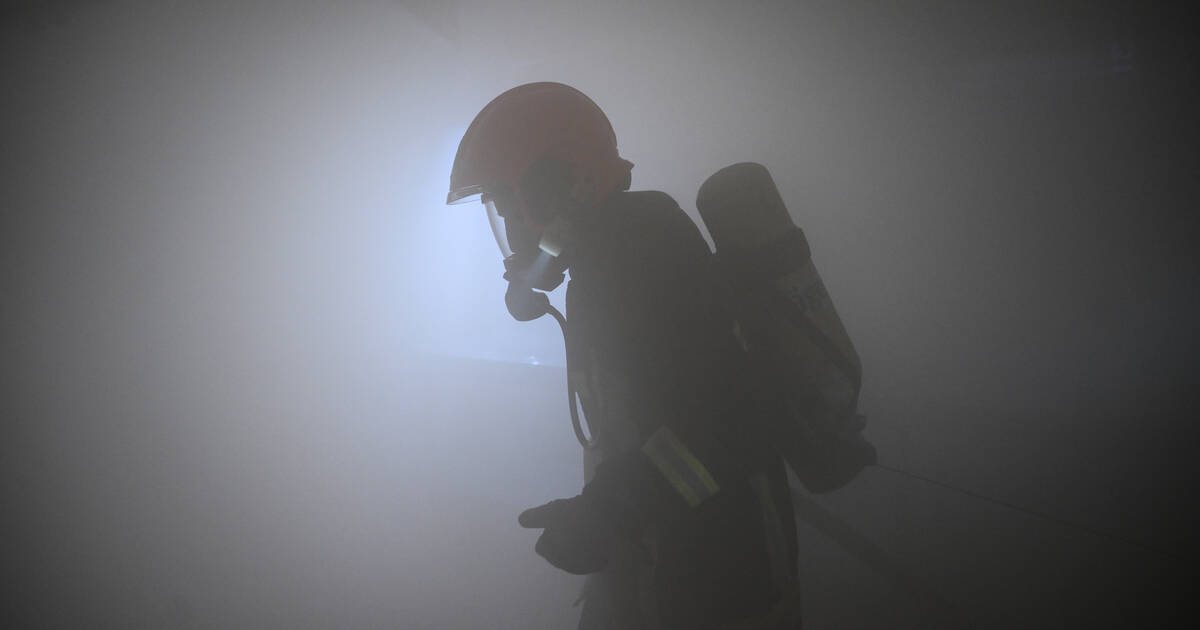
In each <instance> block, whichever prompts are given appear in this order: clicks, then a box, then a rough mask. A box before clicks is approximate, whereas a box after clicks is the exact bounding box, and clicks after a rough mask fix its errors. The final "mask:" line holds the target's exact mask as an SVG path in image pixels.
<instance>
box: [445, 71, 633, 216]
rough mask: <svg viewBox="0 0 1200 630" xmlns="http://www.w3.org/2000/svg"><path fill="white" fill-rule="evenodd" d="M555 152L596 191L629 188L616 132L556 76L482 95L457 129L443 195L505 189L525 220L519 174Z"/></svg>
mask: <svg viewBox="0 0 1200 630" xmlns="http://www.w3.org/2000/svg"><path fill="white" fill-rule="evenodd" d="M546 157H549V158H554V159H557V160H561V161H563V162H566V163H568V164H571V165H572V166H574V167H575V168H576V169H582V170H581V172H582V173H583V174H585V175H586V176H589V177H591V178H592V183H593V184H594V185H595V191H596V199H597V200H601V199H603V198H604V197H606V196H608V195H609V194H610V193H612V192H614V191H615V190H618V189H621V190H625V189H628V188H629V171H630V170H631V169H632V168H633V163H632V162H629V161H627V160H624V159H622V158H621V156H620V155H618V154H617V136H616V134H615V133H613V129H612V125H611V124H610V123H609V122H608V117H606V116H605V115H604V112H603V111H601V110H600V108H599V107H598V106H597V105H596V104H595V103H594V102H592V99H590V98H588V97H587V96H585V95H584V94H583V93H582V92H580V91H579V90H576V89H575V88H573V87H571V86H569V85H563V84H562V83H549V82H544V83H527V84H525V85H519V86H517V87H515V88H512V89H511V90H508V91H507V92H504V93H503V94H501V95H500V96H497V97H496V98H495V99H493V100H492V102H490V103H488V104H487V106H486V107H484V108H483V110H482V111H480V112H479V115H477V116H475V120H474V121H472V122H471V126H470V127H468V128H467V132H466V133H465V134H463V138H462V141H461V142H460V143H459V145H458V153H457V154H456V155H455V156H454V166H453V167H452V169H451V171H450V192H449V194H447V195H446V203H448V204H450V203H461V202H463V201H466V200H468V198H470V197H473V196H474V195H478V194H487V193H496V192H499V191H505V192H506V193H507V194H511V195H513V196H514V197H515V201H516V203H517V205H518V206H519V207H520V211H521V214H522V215H523V217H524V218H525V221H526V222H528V223H530V224H532V225H533V226H535V227H538V228H540V227H542V226H541V225H537V223H538V222H535V221H531V220H530V217H529V213H528V210H527V209H526V205H525V203H524V201H523V200H522V199H521V191H520V181H521V177H522V176H523V175H525V173H526V171H528V170H529V167H530V166H531V165H533V163H534V162H535V161H537V160H539V159H541V158H546Z"/></svg>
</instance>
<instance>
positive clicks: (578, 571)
mask: <svg viewBox="0 0 1200 630" xmlns="http://www.w3.org/2000/svg"><path fill="white" fill-rule="evenodd" d="M593 503H594V502H593V501H591V500H590V497H588V496H585V495H577V496H574V497H572V498H570V499H556V500H554V501H551V502H549V503H546V504H545V505H540V506H538V507H535V508H530V509H528V510H525V511H524V512H521V515H520V516H518V517H517V522H519V523H520V524H521V527H528V528H543V529H544V531H543V532H542V535H541V536H540V537H538V541H537V545H536V546H535V547H534V551H537V553H538V555H539V556H541V557H543V558H545V559H546V561H548V562H549V563H550V564H552V565H554V566H556V567H558V568H559V569H562V570H563V571H566V572H567V573H573V574H575V575H584V574H587V573H595V572H596V571H599V570H601V569H603V568H604V566H605V565H606V564H607V563H608V556H609V550H610V549H611V547H612V543H613V540H614V532H613V529H612V526H611V524H610V523H609V519H608V518H606V515H605V514H604V513H603V511H602V510H599V509H597V508H596V506H595V505H593Z"/></svg>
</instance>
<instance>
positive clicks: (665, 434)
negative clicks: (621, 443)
mask: <svg viewBox="0 0 1200 630" xmlns="http://www.w3.org/2000/svg"><path fill="white" fill-rule="evenodd" d="M642 452H643V453H645V454H646V456H647V457H649V458H650V461H651V462H654V465H655V467H657V468H658V470H659V472H661V473H662V475H663V477H666V478H667V481H669V482H670V483H671V486H672V487H674V488H675V491H676V492H678V493H679V495H680V496H681V497H683V500H684V501H686V502H687V504H688V505H689V506H691V507H696V506H697V505H700V504H701V503H703V502H704V500H705V499H707V498H709V497H711V496H712V495H714V494H716V493H717V491H718V490H720V489H721V488H720V486H718V485H717V482H716V481H715V480H714V479H713V478H712V475H710V474H709V473H708V469H707V468H705V467H704V465H703V464H701V463H700V460H698V459H696V456H695V455H692V452H691V451H689V450H688V448H687V447H686V446H684V445H683V442H680V441H679V438H677V437H675V434H674V433H673V432H672V431H671V429H669V428H667V427H666V426H662V427H659V429H658V430H657V431H655V432H654V435H651V436H650V439H648V440H646V442H645V444H642Z"/></svg>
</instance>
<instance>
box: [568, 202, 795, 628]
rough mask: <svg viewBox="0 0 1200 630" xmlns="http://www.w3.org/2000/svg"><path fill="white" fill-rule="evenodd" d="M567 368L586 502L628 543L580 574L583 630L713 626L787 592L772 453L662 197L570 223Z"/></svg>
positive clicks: (791, 541) (703, 283)
mask: <svg viewBox="0 0 1200 630" xmlns="http://www.w3.org/2000/svg"><path fill="white" fill-rule="evenodd" d="M575 229H576V240H575V244H574V248H573V251H572V252H571V259H570V260H569V265H570V266H569V270H570V278H571V279H570V283H569V285H568V289H567V298H566V300H567V319H568V340H567V353H568V370H569V371H570V378H571V379H572V382H573V384H574V386H575V388H576V390H577V391H578V393H579V396H580V400H581V403H582V406H583V410H584V415H585V417H586V419H587V426H588V427H589V428H590V429H591V431H592V434H593V440H594V444H595V446H594V448H592V449H591V450H589V451H587V452H586V453H585V480H586V481H587V483H586V485H585V488H584V495H585V496H590V497H591V498H593V499H595V501H596V502H597V503H598V504H599V505H601V506H603V507H604V509H605V510H606V511H608V512H609V513H610V516H611V517H612V518H613V521H614V522H615V523H617V524H618V526H619V529H620V531H621V532H622V536H621V537H620V541H619V542H618V543H617V545H616V548H615V549H614V550H613V554H612V557H611V560H610V562H609V564H608V566H607V567H606V568H605V569H604V570H603V571H601V572H599V573H597V574H593V575H591V576H589V578H588V580H587V584H586V586H585V592H584V596H583V597H584V602H585V603H584V610H583V613H582V616H581V619H580V628H581V629H583V630H592V629H599V628H603V629H612V630H617V629H620V630H626V629H634V628H639V629H640V628H647V629H650V628H720V627H727V626H729V625H730V624H732V623H736V622H738V621H739V620H745V619H748V618H755V617H760V616H762V615H764V614H766V613H768V612H769V611H771V610H772V608H773V607H775V606H776V604H778V603H779V602H780V601H781V600H782V599H784V598H785V597H786V594H788V593H790V592H791V589H793V588H794V583H795V579H796V566H795V562H796V541H795V524H794V520H793V519H794V517H793V513H792V509H791V503H790V497H789V493H788V489H787V477H786V473H785V471H784V467H783V462H782V459H781V458H780V457H779V456H778V455H777V454H776V453H774V451H772V449H771V445H770V443H769V440H768V439H767V438H766V434H765V431H764V429H763V428H762V424H763V423H762V418H763V416H764V414H767V413H771V408H772V401H770V400H769V399H767V397H766V395H765V394H764V393H763V392H762V391H760V389H759V388H758V386H757V384H756V383H755V379H754V378H752V377H751V370H750V366H749V365H748V364H747V361H746V355H745V353H744V352H743V349H742V347H741V346H740V345H739V338H738V336H737V334H736V332H735V323H734V320H733V317H732V315H731V309H730V308H729V306H728V303H727V300H725V299H723V292H722V289H721V286H720V283H719V282H718V279H717V276H716V274H715V272H714V269H715V267H714V263H713V256H712V254H711V252H710V251H709V248H708V244H707V243H706V242H705V241H704V238H703V237H702V236H701V234H700V231H699V229H698V228H697V226H696V225H695V223H693V222H692V220H691V219H690V218H689V217H688V216H687V215H686V214H685V213H684V212H683V211H682V210H681V209H680V208H679V206H678V205H677V204H676V203H675V201H674V200H673V199H671V197H669V196H668V195H666V194H664V193H661V192H654V191H641V192H621V193H615V194H614V195H612V196H611V197H610V198H608V199H607V200H606V201H605V202H603V203H602V204H601V205H600V206H599V207H597V208H595V209H594V212H591V213H589V214H588V216H586V217H583V218H582V220H580V221H578V222H577V224H576V226H575Z"/></svg>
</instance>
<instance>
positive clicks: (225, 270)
mask: <svg viewBox="0 0 1200 630" xmlns="http://www.w3.org/2000/svg"><path fill="white" fill-rule="evenodd" d="M1181 15H1182V14H1181ZM1178 17H1179V16H1176V15H1173V14H1171V13H1170V12H1168V11H1165V10H1160V9H1154V10H1151V9H1149V8H1146V9H1134V8H1128V7H1110V6H1099V5H1090V6H1088V7H1076V8H1070V7H1061V6H1051V5H1039V7H1037V8H1016V7H1007V8H981V7H969V8H967V7H957V6H955V5H943V4H936V3H902V4H895V5H889V6H887V7H879V6H872V5H870V4H867V3H824V2H812V3H783V2H778V3H774V2H747V3H717V2H689V3H681V2H652V3H642V2H608V3H589V2H575V3H555V2H543V1H534V2H521V3H511V2H510V3H492V2H442V3H438V2H382V1H380V2H365V3H354V4H344V3H305V4H291V3H266V2H263V3H235V2H216V3H190V2H176V3H148V2H100V3H69V2H53V3H40V4H38V3H32V4H28V5H25V6H18V7H17V8H14V9H9V10H7V13H5V14H4V23H3V27H2V29H3V30H2V33H3V44H2V46H3V52H4V57H3V58H4V61H3V62H0V63H2V64H3V70H4V77H5V78H4V84H5V99H4V102H3V110H2V111H3V116H2V121H3V122H2V123H0V124H2V125H3V126H2V129H3V138H4V141H3V149H2V150H0V155H2V160H3V162H2V164H3V169H4V187H3V191H2V193H0V194H2V195H3V197H2V199H3V215H2V219H0V220H2V221H3V224H2V230H3V232H2V233H3V243H4V250H3V252H4V253H3V258H4V265H3V267H2V272H0V273H3V278H4V288H5V297H4V344H5V353H4V354H5V376H4V382H5V390H6V395H5V396H4V398H3V403H2V404H3V407H2V410H3V411H2V416H3V419H4V422H3V426H2V429H0V430H2V431H3V434H2V439H0V444H2V446H0V449H2V450H0V457H2V462H3V463H2V466H3V475H0V488H2V491H3V495H2V496H3V506H4V508H3V521H4V523H5V530H6V531H7V532H12V533H11V534H10V535H9V536H7V537H6V539H5V542H4V546H5V556H6V558H7V559H9V561H8V562H6V565H5V568H4V572H5V573H7V579H6V583H7V584H10V585H15V586H14V587H13V588H11V589H10V590H9V591H8V592H6V594H5V596H4V602H5V603H4V611H3V613H2V614H3V615H6V616H7V617H6V618H7V619H11V620H16V621H19V622H20V624H18V625H21V626H23V627H81V626H86V627H135V626H148V627H311V628H325V627H396V628H434V627H437V628H447V627H450V628H453V627H496V628H506V627H569V626H570V625H572V624H573V623H574V618H575V616H576V615H577V612H578V609H573V608H572V607H571V604H572V603H573V602H574V600H575V598H576V596H577V594H578V589H579V586H580V583H579V581H578V580H577V579H576V578H573V577H571V576H566V575H565V574H562V573H559V572H556V571H555V570H553V569H552V568H550V567H549V566H548V565H546V564H545V563H544V562H542V561H540V559H538V558H537V557H536V556H535V555H534V554H533V552H532V545H533V542H534V536H533V535H532V533H530V532H527V531H523V530H520V529H519V528H518V527H517V526H516V519H515V515H516V514H517V513H518V512H519V511H520V510H521V509H523V508H524V507H528V506H530V505H535V504H538V503H541V502H543V501H546V500H549V499H552V498H556V497H561V496H569V495H572V494H574V493H576V492H578V490H579V487H580V484H581V483H582V472H581V463H580V461H579V453H578V445H577V444H576V443H575V441H574V437H573V435H572V433H571V430H570V428H569V420H568V419H567V415H566V409H565V408H563V407H564V404H563V403H564V402H565V400H564V398H565V396H563V390H564V388H565V382H564V381H565V378H564V376H563V370H562V358H561V357H562V345H561V344H562V342H561V336H560V333H559V332H558V329H557V327H556V326H555V324H554V323H553V322H552V321H549V320H539V321H535V322H532V323H528V324H518V323H516V322H513V321H512V320H511V318H509V317H508V315H507V313H506V312H505V310H504V306H503V299H502V298H503V291H504V286H503V282H502V280H501V279H500V275H501V273H502V271H503V269H502V266H501V265H500V259H499V253H498V252H497V251H496V248H495V245H494V243H493V242H492V240H491V236H490V233H489V231H488V227H487V225H486V221H485V220H484V219H483V212H482V210H481V209H479V208H472V207H461V208H460V207H453V208H446V207H444V206H443V203H444V198H445V193H446V184H447V178H448V172H449V165H450V161H451V159H452V157H453V152H454V149H455V147H456V145H457V142H458V139H459V138H460V137H461V134H462V132H463V130H464V129H465V127H466V125H467V124H468V123H469V121H470V120H471V118H472V117H473V116H474V115H475V113H476V112H477V111H478V110H479V109H480V108H481V107H482V106H483V105H484V104H486V103H487V101H488V100H490V99H491V98H492V97H494V96H495V95H496V94H499V93H500V92H501V91H503V90H504V89H507V88H509V87H512V86H513V85H517V84H519V83H523V82H527V81H535V80H556V81H563V82H565V83H569V84H571V85H574V86H576V87H578V88H580V89H581V90H583V91H584V92H585V93H587V94H588V95H589V96H591V97H592V98H593V99H594V100H595V101H596V102H597V103H598V104H599V105H600V106H601V107H602V108H603V109H604V110H605V112H606V113H607V114H608V116H609V117H610V119H611V120H612V122H613V125H614V128H615V129H616V132H617V136H618V139H619V143H620V149H621V153H622V155H623V156H624V157H626V158H628V159H629V160H631V161H633V162H634V163H635V164H636V167H635V169H634V171H633V183H634V189H658V190H664V191H666V192H668V193H669V194H671V195H672V196H673V197H674V198H675V199H676V200H677V201H678V202H679V203H680V205H681V207H683V208H684V210H685V211H687V212H688V213H689V214H690V215H691V216H692V217H693V218H694V219H695V220H696V221H697V222H698V223H700V221H699V216H698V214H697V213H696V212H695V208H694V200H695V193H696V190H697V188H698V187H699V185H700V183H701V182H703V181H704V179H705V178H706V177H707V176H708V175H710V174H711V173H712V172H714V171H715V170H717V169H719V168H721V167H723V166H726V165H728V164H731V163H734V162H738V161H745V160H752V161H757V162H761V163H763V164H765V165H766V166H767V167H768V168H769V169H770V170H771V172H772V175H773V176H774V178H775V180H776V182H777V184H778V185H779V188H780V190H781V193H782V196H783V199H784V201H785V202H786V203H787V205H788V206H789V209H790V211H791V214H792V217H793V219H794V220H795V222H796V223H797V225H799V226H801V227H802V228H803V229H804V230H805V232H806V234H807V236H808V239H809V241H810V243H811V245H812V248H813V255H814V260H815V262H816V264H817V266H818V268H819V269H820V271H821V274H822V276H823V277H824V279H825V283H826V285H827V287H828V288H829V290H830V292H831V294H832V296H833V299H834V301H835V303H836V305H837V308H838V311H839V313H840V314H841V317H842V318H843V320H844V321H845V324H846V327H847V330H848V331H849V332H850V334H851V336H852V337H853V339H854V341H855V344H856V346H857V349H858V352H859V354H860V355H861V357H862V360H863V364H864V374H865V385H864V389H863V392H862V399H861V405H860V406H861V408H862V411H863V412H864V413H865V414H866V415H867V417H868V429H867V435H868V437H869V438H870V439H871V440H872V441H873V442H874V443H875V444H876V446H877V447H878V449H879V452H880V460H881V464H884V465H886V466H887V467H888V469H887V470H885V469H882V468H872V469H868V470H867V471H865V472H864V473H863V475H862V476H861V477H860V478H859V479H857V480H856V481H855V482H854V483H853V484H851V485H850V486H849V487H847V488H845V489H843V490H841V491H838V492H837V493H834V494H832V495H829V496H824V497H817V498H816V499H815V500H816V501H818V502H819V504H820V505H821V506H823V507H824V508H826V509H828V510H830V511H831V512H833V513H835V514H837V515H838V516H839V517H840V518H843V519H845V521H846V522H847V523H848V524H849V526H851V527H852V528H853V529H854V530H855V531H857V532H858V533H860V534H861V535H862V536H864V537H866V538H868V539H870V540H871V541H873V542H874V543H875V544H877V545H879V547H880V548H881V549H882V550H884V551H885V552H886V555H887V557H888V559H889V562H891V563H893V565H890V566H894V567H899V568H901V569H903V570H902V571H900V572H899V573H896V572H892V573H888V572H887V571H883V572H881V571H880V570H878V566H877V565H875V566H874V567H873V566H872V565H870V564H869V563H864V562H863V559H862V558H861V557H859V556H856V555H855V554H854V553H853V552H852V551H851V550H848V549H847V548H846V546H845V545H844V544H841V543H839V541H837V540H834V539H832V538H830V536H829V535H828V534H827V533H823V532H821V531H818V530H817V529H814V528H813V527H812V526H811V524H805V523H803V522H802V523H801V532H800V535H801V541H802V545H801V546H802V554H801V566H802V567H803V568H802V573H803V576H804V580H805V593H806V595H805V604H804V605H805V610H806V615H807V617H806V618H807V620H808V621H806V623H807V624H808V626H809V627H814V628H817V627H833V626H837V627H863V628H870V627H882V626H884V625H888V626H889V627H895V626H902V627H931V626H932V627H937V626H942V627H964V626H971V627H1000V626H1005V627H1008V626H1012V625H1021V626H1026V627H1062V626H1063V625H1069V624H1071V623H1073V622H1082V621H1091V620H1095V619H1108V620H1123V621H1125V622H1126V623H1134V622H1138V621H1139V620H1140V621H1143V622H1145V621H1147V620H1151V621H1152V619H1150V617H1152V616H1153V615H1155V614H1161V615H1164V616H1165V615H1168V614H1169V613H1170V612H1171V611H1172V610H1173V608H1172V607H1173V606H1174V605H1176V604H1177V603H1178V602H1179V601H1180V600H1181V598H1182V596H1181V595H1180V593H1181V592H1182V587H1181V586H1180V584H1181V583H1180V582H1178V581H1177V580H1175V579H1174V576H1175V575H1176V574H1177V572H1178V570H1179V569H1180V567H1181V566H1182V563H1183V562H1184V561H1185V560H1186V559H1191V558H1194V557H1195V554H1196V549H1195V544H1194V542H1193V541H1192V540H1191V538H1192V536H1191V532H1192V531H1194V528H1195V526H1196V525H1197V523H1196V519H1195V516H1194V515H1193V514H1192V512H1193V511H1192V510H1191V502H1190V501H1189V500H1188V499H1187V497H1188V496H1189V493H1190V487H1191V484H1190V481H1191V480H1192V479H1194V477H1195V475H1194V472H1193V469H1192V466H1191V465H1190V463H1189V457H1190V451H1189V449H1190V447H1191V445H1193V444H1194V443H1195V438H1196V434H1195V430H1194V428H1193V427H1192V423H1191V418H1192V416H1193V415H1194V404H1193V396H1194V395H1193V394H1192V388H1193V386H1194V385H1195V374H1196V369H1195V368H1196V364H1195V360H1194V358H1193V356H1194V352H1195V350H1196V349H1197V348H1196V346H1197V340H1196V333H1195V325H1194V323H1193V322H1195V321H1196V319H1197V316H1198V315H1200V308H1198V304H1197V300H1196V295H1195V294H1196V292H1195V280H1194V279H1195V277H1196V274H1197V265H1196V263H1195V260H1194V258H1195V257H1194V256H1193V255H1192V249H1193V245H1192V244H1193V243H1194V242H1195V239H1196V236H1197V230H1196V228H1195V225H1194V223H1195V222H1194V221H1193V220H1192V217H1191V215H1192V213H1193V211H1194V208H1195V207H1196V194H1195V193H1196V190H1195V189H1196V186H1197V178H1196V177H1195V173H1196V164H1197V160H1196V147H1197V142H1196V141H1197V126H1196V123H1195V121H1194V116H1193V115H1192V111H1194V106H1195V102H1196V99H1195V91H1196V67H1197V66H1196V63H1195V56H1194V54H1193V53H1192V51H1191V50H1190V48H1189V45H1188V44H1187V42H1188V41H1189V40H1188V38H1187V37H1186V36H1185V34H1184V33H1183V29H1182V27H1181V26H1180V25H1181V24H1182V23H1183V22H1182V21H1181V20H1179V19H1177V18H1178ZM551 297H552V300H554V301H555V302H556V303H558V304H559V305H560V306H561V302H562V295H561V289H560V290H559V291H558V292H556V293H554V294H553V295H552V296H551ZM932 482H937V483H932ZM939 484H941V485H939ZM842 542H844V541H842Z"/></svg>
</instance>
